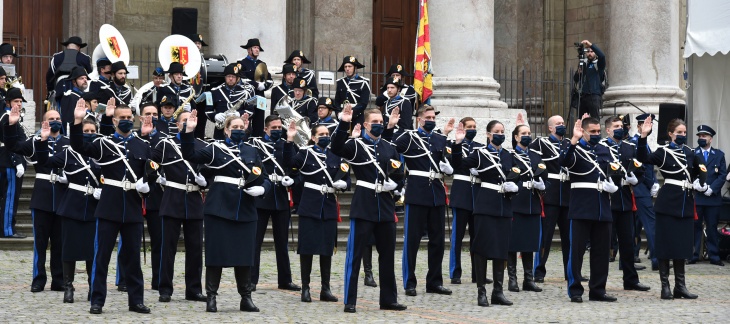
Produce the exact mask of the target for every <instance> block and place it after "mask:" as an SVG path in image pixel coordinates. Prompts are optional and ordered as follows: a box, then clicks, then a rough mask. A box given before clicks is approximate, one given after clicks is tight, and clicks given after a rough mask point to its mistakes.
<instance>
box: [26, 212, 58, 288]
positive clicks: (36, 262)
mask: <svg viewBox="0 0 730 324" xmlns="http://www.w3.org/2000/svg"><path fill="white" fill-rule="evenodd" d="M32 213H33V283H32V285H33V286H40V287H45V285H46V280H47V277H46V250H47V249H48V243H49V242H50V243H51V289H56V290H58V289H62V288H63V263H62V262H61V261H62V260H61V256H62V253H61V252H62V251H63V250H62V249H61V245H62V243H61V216H58V215H56V214H55V213H53V212H49V211H45V210H40V209H33V210H32Z"/></svg>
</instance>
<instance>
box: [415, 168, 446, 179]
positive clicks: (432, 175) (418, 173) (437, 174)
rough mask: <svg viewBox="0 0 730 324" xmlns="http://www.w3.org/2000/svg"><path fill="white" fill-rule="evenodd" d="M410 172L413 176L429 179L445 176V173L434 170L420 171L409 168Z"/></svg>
mask: <svg viewBox="0 0 730 324" xmlns="http://www.w3.org/2000/svg"><path fill="white" fill-rule="evenodd" d="M408 174H409V175H412V176H417V177H424V178H429V179H441V178H443V177H444V175H443V174H441V173H440V172H434V171H418V170H408Z"/></svg>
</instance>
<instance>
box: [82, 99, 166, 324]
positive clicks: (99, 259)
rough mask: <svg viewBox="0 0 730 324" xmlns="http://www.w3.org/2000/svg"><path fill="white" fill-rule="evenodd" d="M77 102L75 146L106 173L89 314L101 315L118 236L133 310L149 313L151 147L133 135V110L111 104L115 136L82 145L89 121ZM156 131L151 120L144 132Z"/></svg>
mask: <svg viewBox="0 0 730 324" xmlns="http://www.w3.org/2000/svg"><path fill="white" fill-rule="evenodd" d="M79 104H80V105H79ZM79 104H77V106H76V111H75V113H74V117H75V123H74V125H73V126H72V127H71V132H70V133H71V147H72V148H73V149H74V150H75V151H77V152H79V153H81V154H82V155H84V156H87V157H90V158H93V159H96V161H98V163H99V165H101V169H102V174H103V175H104V178H103V179H104V180H103V181H101V182H102V183H103V186H102V193H101V196H100V199H99V204H100V205H101V206H105V208H97V210H96V213H95V216H96V218H97V223H96V229H97V230H96V238H95V240H94V265H93V269H94V271H93V274H92V278H91V286H92V288H91V308H90V309H89V312H90V313H92V314H101V312H102V308H103V307H104V302H105V301H106V285H107V283H106V278H107V271H108V267H109V260H110V258H111V253H112V251H113V250H114V246H115V240H116V237H117V234H119V233H121V238H120V240H121V241H122V244H121V249H120V251H119V265H120V266H121V267H122V268H124V271H123V272H124V276H125V280H126V285H127V288H128V290H127V294H128V296H129V300H128V304H129V310H130V311H133V312H137V313H149V312H150V309H149V308H148V307H147V306H145V305H144V283H143V278H142V268H141V265H140V262H139V259H140V257H139V251H140V247H141V246H140V245H141V242H142V230H143V229H142V227H143V226H142V225H143V221H144V220H143V215H142V195H143V194H146V193H148V192H149V191H150V186H149V184H148V183H147V182H146V179H145V178H146V177H145V176H144V175H145V164H146V162H147V160H148V158H149V155H150V145H149V143H148V142H147V141H145V140H143V139H141V138H139V137H137V136H136V135H135V134H134V133H133V132H132V127H133V125H134V121H133V115H132V109H131V108H129V107H128V106H124V105H122V106H118V107H115V106H114V105H110V106H107V111H110V110H111V111H113V116H114V119H113V123H114V126H115V128H116V132H115V133H114V134H113V135H111V136H106V137H103V138H101V139H99V140H96V141H94V142H92V143H88V142H84V136H83V133H82V128H83V126H82V121H83V119H84V117H86V108H85V106H84V105H83V102H79ZM152 130H153V125H152V120H151V118H146V119H145V122H144V123H143V124H142V128H141V134H142V135H143V136H147V135H148V134H149V133H151V132H152ZM120 197H121V199H120ZM115 206H116V207H115Z"/></svg>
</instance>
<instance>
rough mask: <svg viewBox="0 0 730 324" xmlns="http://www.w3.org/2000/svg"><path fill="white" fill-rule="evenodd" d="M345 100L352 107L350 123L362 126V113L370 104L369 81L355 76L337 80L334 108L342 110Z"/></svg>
mask: <svg viewBox="0 0 730 324" xmlns="http://www.w3.org/2000/svg"><path fill="white" fill-rule="evenodd" d="M345 100H347V101H348V102H350V104H351V105H352V122H353V123H354V124H362V122H363V120H364V116H363V112H365V108H367V107H368V103H369V102H370V80H369V79H366V78H363V77H361V76H359V75H357V74H356V75H355V76H353V77H352V78H348V77H344V78H341V79H338V80H337V92H336V94H335V107H337V108H344V107H343V106H342V105H343V103H344V102H345Z"/></svg>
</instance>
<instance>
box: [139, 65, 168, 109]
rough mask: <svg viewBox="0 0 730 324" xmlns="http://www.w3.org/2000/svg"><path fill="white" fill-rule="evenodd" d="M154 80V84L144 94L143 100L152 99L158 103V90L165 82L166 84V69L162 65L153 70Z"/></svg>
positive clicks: (151, 100)
mask: <svg viewBox="0 0 730 324" xmlns="http://www.w3.org/2000/svg"><path fill="white" fill-rule="evenodd" d="M152 82H153V85H154V86H153V87H152V89H150V90H147V92H145V93H143V94H142V102H145V101H150V102H154V103H157V102H159V101H160V99H158V92H159V91H160V89H161V88H162V87H163V84H165V70H164V69H163V68H162V67H159V66H158V67H156V68H155V70H154V71H152Z"/></svg>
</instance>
